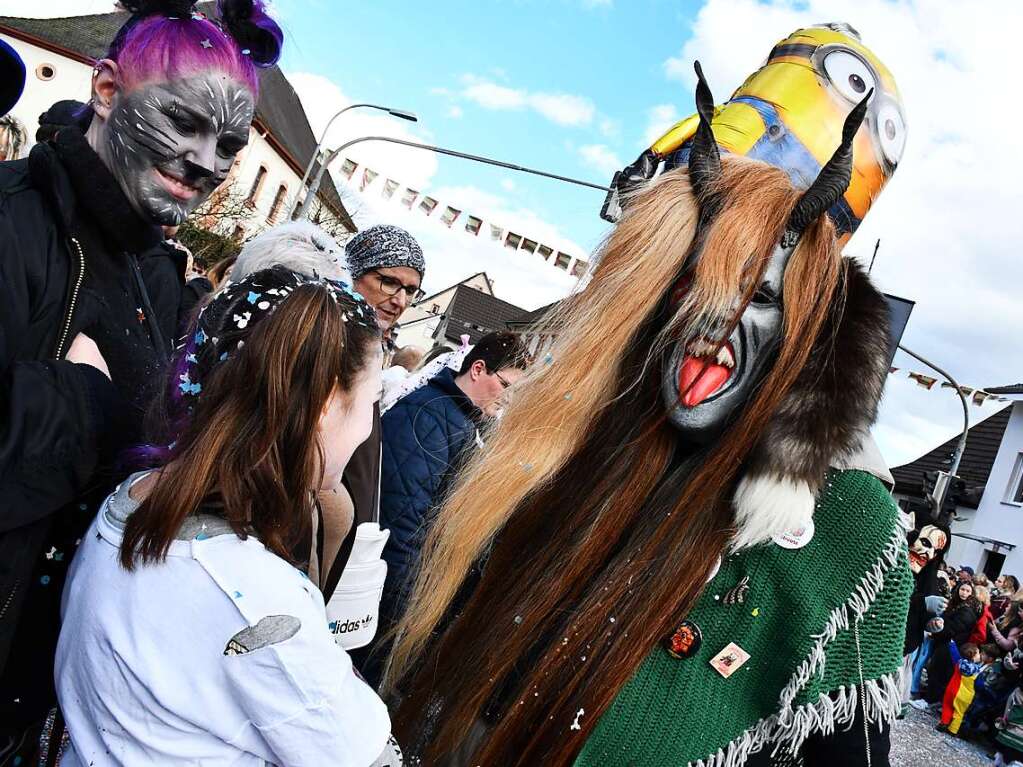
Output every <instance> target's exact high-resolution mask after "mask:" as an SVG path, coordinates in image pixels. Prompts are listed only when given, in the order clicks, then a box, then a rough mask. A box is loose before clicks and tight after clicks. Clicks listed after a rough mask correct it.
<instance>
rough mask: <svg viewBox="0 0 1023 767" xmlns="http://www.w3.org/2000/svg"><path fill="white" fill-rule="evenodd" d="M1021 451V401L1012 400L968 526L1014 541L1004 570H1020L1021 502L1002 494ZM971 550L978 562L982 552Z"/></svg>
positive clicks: (1022, 567) (1022, 570) (1022, 552)
mask: <svg viewBox="0 0 1023 767" xmlns="http://www.w3.org/2000/svg"><path fill="white" fill-rule="evenodd" d="M1020 453H1023V402H1015V403H1014V404H1013V407H1012V414H1011V415H1010V416H1009V423H1008V425H1007V426H1006V427H1005V435H1004V436H1003V437H1002V445H1001V447H1000V448H999V450H998V455H997V457H996V458H995V462H994V465H993V466H992V467H991V476H990V477H989V479H988V483H987V488H986V489H985V491H984V495H983V497H982V498H981V500H980V505H979V506H978V507H977V514H976V517H975V518H974V520H973V525H972V529H971V530H970V532H971V533H972V534H973V535H976V536H979V537H983V538H991V539H994V540H997V541H1004V542H1006V543H1013V544H1016V548H1015V549H1014V550H1013V551H1010V552H1007V553H1006V556H1005V565H1004V566H1003V567H1002V571H1003V572H1006V573H1012V574H1019V573H1023V505H1020V504H1015V503H1011V502H1007V501H1006V500H1005V498H1006V495H1007V494H1011V490H1010V488H1009V483H1010V480H1011V479H1012V473H1013V469H1014V468H1015V465H1016V459H1017V457H1018V456H1019V454H1020ZM953 540H955V539H953ZM977 545H978V546H979V544H977ZM973 553H974V554H976V555H977V563H978V564H981V562H980V559H981V557H982V556H983V552H973ZM967 564H971V563H967Z"/></svg>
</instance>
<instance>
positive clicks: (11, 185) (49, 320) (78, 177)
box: [0, 128, 184, 724]
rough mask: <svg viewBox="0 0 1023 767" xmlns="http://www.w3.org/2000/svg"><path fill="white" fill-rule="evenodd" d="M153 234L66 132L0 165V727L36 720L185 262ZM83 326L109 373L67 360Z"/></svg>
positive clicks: (137, 426) (172, 324) (174, 312)
mask: <svg viewBox="0 0 1023 767" xmlns="http://www.w3.org/2000/svg"><path fill="white" fill-rule="evenodd" d="M162 240H163V238H162V232H161V231H160V229H159V228H158V227H156V226H153V225H152V224H150V223H148V222H146V221H144V220H143V219H142V218H141V217H140V216H139V215H138V214H137V213H136V212H135V211H134V209H133V208H132V207H131V206H130V204H129V202H128V200H127V198H126V197H125V196H124V194H123V193H122V192H121V190H120V187H119V186H118V184H117V182H116V180H115V179H114V177H113V176H112V175H111V174H110V173H109V171H107V169H106V167H105V166H104V165H103V163H102V162H101V160H100V159H99V157H98V156H97V155H96V154H95V152H93V151H92V149H91V148H90V147H89V146H88V144H87V142H86V140H85V137H84V136H83V135H82V134H81V132H79V131H77V130H75V129H72V128H65V129H62V130H61V132H60V133H59V134H58V135H57V137H56V138H55V139H54V142H53V143H52V144H38V145H36V147H34V148H33V150H32V153H31V155H30V156H29V158H28V159H27V160H20V161H16V162H8V163H0V498H2V499H3V500H2V504H0V671H2V675H0V721H2V722H4V723H5V724H7V723H10V722H12V721H18V720H20V719H22V718H31V717H32V716H35V715H36V714H37V713H38V710H33V709H38V708H39V707H41V706H44V705H46V704H47V703H48V702H49V700H50V699H51V698H52V676H53V674H52V653H53V647H54V641H55V639H56V629H57V618H58V610H59V604H60V594H61V589H62V586H63V578H64V574H65V572H66V568H67V566H68V564H69V562H70V559H71V557H72V555H73V553H74V547H75V545H76V543H77V540H78V538H79V537H80V535H81V534H82V532H84V530H85V529H86V528H87V526H88V524H89V522H90V521H91V518H92V516H93V514H94V512H95V509H96V506H97V504H98V502H99V501H101V500H102V498H103V497H105V495H106V494H107V493H108V492H109V491H110V489H111V485H112V484H113V483H114V482H115V481H116V480H117V479H118V478H119V477H118V476H117V472H116V471H115V470H114V469H113V468H112V465H113V458H114V456H115V455H116V454H117V453H118V451H120V450H123V449H124V448H126V447H129V446H132V445H134V444H137V443H138V442H139V441H140V440H141V436H142V421H143V414H144V411H145V409H146V407H147V405H148V403H149V402H150V401H151V399H152V395H153V393H154V392H155V391H156V387H158V386H160V385H161V384H162V376H163V369H164V367H165V364H166V362H167V360H168V358H169V356H170V352H171V345H172V342H173V338H174V335H175V333H176V327H177V322H178V310H179V304H180V300H181V286H182V285H183V273H184V264H183V263H178V262H177V261H176V260H175V259H174V257H173V255H172V254H171V253H170V252H169V251H168V250H167V249H165V248H164V247H163V245H162ZM156 286H159V288H158V289H156ZM80 332H85V333H87V334H88V335H89V336H90V337H91V338H92V339H93V340H94V341H95V342H96V344H97V346H98V347H99V349H100V352H101V353H102V355H103V357H104V359H105V360H106V363H107V366H108V367H109V369H110V373H111V377H112V380H113V383H112V384H111V382H110V381H108V380H107V379H106V377H105V376H103V374H102V373H100V372H99V371H97V370H96V369H94V368H91V367H89V366H86V365H76V364H73V363H71V362H68V361H66V360H64V356H65V355H66V354H67V351H68V348H69V347H70V345H71V342H72V341H73V339H74V338H75V336H76V335H77V334H78V333H80ZM19 624H20V629H19ZM23 688H25V689H23ZM15 701H17V702H15Z"/></svg>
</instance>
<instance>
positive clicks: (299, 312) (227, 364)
mask: <svg viewBox="0 0 1023 767" xmlns="http://www.w3.org/2000/svg"><path fill="white" fill-rule="evenodd" d="M380 350H381V347H380V332H379V330H378V326H377V323H376V320H375V317H374V313H373V311H372V309H371V308H370V307H369V306H368V305H367V304H366V303H365V301H364V300H362V299H361V297H359V296H358V295H357V294H355V293H353V292H352V291H351V289H350V288H348V287H347V286H344V285H342V284H340V283H333V282H329V281H321V280H312V279H309V278H306V277H303V276H301V275H298V274H295V273H293V272H290V271H288V270H287V269H284V268H282V267H274V268H272V269H267V270H264V271H260V272H257V273H255V274H253V275H251V276H249V277H247V278H245V279H244V280H242V281H241V282H238V283H236V284H234V285H232V286H231V287H229V288H228V289H227V290H225V291H224V292H222V293H220V294H219V295H218V296H217V297H216V298H214V299H213V301H212V302H211V303H210V304H209V305H208V306H206V307H205V308H204V309H203V311H202V313H201V314H200V315H199V317H198V319H197V320H196V323H195V325H194V328H193V330H192V333H191V334H190V337H189V341H188V344H187V345H186V346H185V348H184V349H183V351H182V353H181V357H180V360H179V364H178V366H177V369H176V370H175V372H174V375H173V378H172V380H171V382H170V387H171V392H172V397H171V402H172V411H173V412H172V415H175V416H176V417H175V418H174V419H173V420H172V424H173V427H174V428H175V430H176V433H175V434H174V435H173V436H174V441H173V442H172V443H171V444H170V446H169V447H168V448H166V450H165V451H164V452H163V454H162V460H161V461H160V462H159V466H158V468H156V469H155V470H153V471H149V472H141V473H139V474H136V475H134V476H132V477H131V478H129V479H127V480H126V481H125V482H124V483H123V484H122V485H121V486H120V487H119V488H118V489H117V490H116V491H115V492H114V494H113V495H112V496H111V497H110V498H109V499H108V500H107V501H106V503H105V504H104V505H103V507H102V509H101V511H100V514H99V516H98V517H97V519H96V521H95V522H94V524H93V526H92V528H91V529H90V531H89V533H88V535H87V536H86V538H85V540H84V541H83V543H82V546H81V549H80V550H79V552H78V554H77V556H76V559H75V562H74V565H73V567H72V572H71V576H70V579H69V582H68V587H67V590H66V591H65V594H64V615H63V619H64V621H63V629H62V632H61V637H60V644H59V647H58V656H57V666H56V680H57V689H58V694H59V698H60V704H61V708H62V711H63V715H64V717H65V718H66V720H67V723H68V731H69V732H70V735H71V741H72V746H71V748H72V753H73V754H74V756H73V757H71V763H74V764H79V763H80V764H92V763H93V760H94V759H96V760H101V761H104V762H106V761H108V760H109V759H110V758H111V756H110V755H116V759H117V761H118V762H119V763H124V764H154V763H159V764H185V763H188V764H194V763H196V762H199V761H201V762H202V763H203V764H211V765H213V764H225V765H226V764H231V765H243V764H253V765H256V764H265V763H273V764H327V763H330V764H344V765H352V766H353V767H365V766H366V765H370V764H396V763H399V762H398V761H397V759H398V757H394V758H393V759H391V758H388V759H386V760H384V758H383V756H382V754H383V753H385V750H386V751H389V752H390V753H391V754H393V752H394V749H393V747H392V746H391V744H389V742H388V741H389V721H388V715H387V710H386V708H385V706H384V705H383V703H382V702H381V701H380V699H379V698H378V697H377V696H376V695H375V694H374V693H373V692H372V690H370V688H369V687H368V686H367V685H366V684H365V683H364V682H362V681H361V680H360V679H359V678H358V677H357V675H356V674H355V673H354V671H353V669H352V664H351V661H350V660H349V658H348V656H347V655H346V654H345V652H344V651H343V650H342V649H341V648H340V647H339V646H338V645H337V644H336V643H335V641H334V639H333V636H332V634H331V633H330V631H329V630H328V626H327V618H326V615H325V612H324V604H323V598H322V596H321V594H320V592H319V590H318V589H317V588H316V587H315V586H314V585H313V584H312V583H310V581H309V580H308V579H307V578H306V577H305V576H304V575H303V574H302V572H300V571H299V570H298V569H297V568H296V567H294V566H293V564H292V561H291V553H290V552H292V551H293V550H294V548H295V545H296V543H297V542H298V541H300V540H303V539H304V536H305V535H306V534H307V531H308V527H309V525H310V520H311V510H312V503H313V498H314V496H315V495H316V494H317V493H323V492H329V491H330V489H331V488H332V487H335V486H336V485H337V483H338V482H339V481H340V476H341V472H342V471H343V470H344V467H345V464H346V463H347V461H348V459H349V458H350V457H351V454H352V452H353V451H354V450H355V448H356V447H357V446H358V445H359V444H360V443H361V442H362V441H364V440H365V439H366V436H367V435H368V434H369V431H370V428H371V424H372V413H373V404H374V402H375V400H376V398H377V397H378V396H379V386H380V381H379V370H380V359H379V357H380V353H381V351H380ZM378 758H379V759H382V761H374V760H377V759H378ZM75 759H77V762H76V761H74V760H75Z"/></svg>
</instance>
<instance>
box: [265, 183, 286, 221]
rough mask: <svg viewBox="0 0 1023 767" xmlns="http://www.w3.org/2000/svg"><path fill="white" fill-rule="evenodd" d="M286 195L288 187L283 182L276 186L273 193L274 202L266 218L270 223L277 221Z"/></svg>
mask: <svg viewBox="0 0 1023 767" xmlns="http://www.w3.org/2000/svg"><path fill="white" fill-rule="evenodd" d="M287 196H288V187H286V186H285V185H284V184H281V185H280V186H279V187H277V194H276V195H274V204H273V205H271V206H270V215H269V216H267V219H266V220H267V221H269V222H270V223H271V224H276V223H277V218H278V217H279V216H280V215H281V208H283V207H284V200H285V198H286V197H287Z"/></svg>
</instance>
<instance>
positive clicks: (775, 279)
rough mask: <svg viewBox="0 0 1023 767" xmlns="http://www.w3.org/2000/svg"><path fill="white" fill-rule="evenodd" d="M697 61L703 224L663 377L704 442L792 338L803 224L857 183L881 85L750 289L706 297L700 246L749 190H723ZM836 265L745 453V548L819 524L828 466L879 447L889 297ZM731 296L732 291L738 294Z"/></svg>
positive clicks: (739, 522) (683, 421) (685, 440)
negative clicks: (790, 297)
mask: <svg viewBox="0 0 1023 767" xmlns="http://www.w3.org/2000/svg"><path fill="white" fill-rule="evenodd" d="M696 74H697V78H698V84H697V89H696V105H697V112H698V116H699V122H698V125H697V126H696V128H695V130H694V132H693V135H692V141H691V143H690V147H689V151H688V171H689V180H690V186H691V189H692V192H693V197H694V202H695V205H696V208H697V211H696V213H697V215H698V220H697V229H696V237H695V239H694V246H693V250H692V252H691V253H690V255H689V256H688V257H687V258H686V261H685V264H684V266H683V268H682V271H681V273H680V275H679V279H678V282H677V283H676V284H675V285H674V287H673V289H672V290H671V292H670V295H669V297H668V299H667V300H668V301H669V302H670V304H671V307H670V308H671V312H672V314H673V315H674V317H675V318H676V319H675V321H677V322H683V323H684V324H685V325H686V327H685V329H684V330H680V331H677V334H675V335H674V339H675V340H673V341H670V344H669V346H668V347H667V349H666V352H665V355H664V357H663V359H664V363H663V366H662V369H661V382H660V384H661V397H662V401H663V403H664V405H665V408H666V409H667V416H668V419H669V421H670V422H671V424H672V425H673V426H674V427H675V428H676V430H677V431H678V433H679V437H680V441H681V443H682V444H683V445H688V446H690V447H693V448H701V447H704V446H708V447H709V446H710V445H712V444H713V443H714V442H715V441H717V440H718V439H720V437H721V436H722V435H723V434H724V432H725V430H726V429H728V428H729V427H730V426H731V425H732V424H733V423H734V422H735V421H736V420H737V419H738V418H740V417H741V414H742V413H743V412H745V411H746V408H747V406H748V405H749V404H750V403H751V402H753V401H754V399H755V395H756V394H757V393H758V391H759V390H760V389H761V387H762V386H763V384H764V382H765V380H766V379H767V378H768V375H769V373H770V371H771V370H772V368H773V366H774V363H775V360H777V359H778V357H779V355H780V354H782V353H783V351H784V349H783V347H782V343H783V340H784V339H785V326H786V323H785V315H786V312H785V304H786V285H785V282H786V269H787V267H788V265H789V261H790V259H791V258H792V256H793V254H794V253H795V252H796V250H797V248H799V247H800V240H801V238H802V237H803V235H804V233H805V232H807V231H808V229H809V228H810V227H811V226H813V225H814V224H815V222H818V221H819V220H821V219H822V218H823V217H824V216H826V215H827V213H828V211H829V209H831V208H832V207H833V206H834V205H835V203H836V202H837V201H838V200H839V199H840V198H842V196H843V194H844V192H845V190H846V188H847V187H848V185H849V183H850V178H851V176H852V173H853V144H854V141H855V138H856V136H857V132H858V131H859V129H860V127H861V125H862V123H863V121H864V116H865V114H866V113H867V110H868V108H869V104H870V101H871V97H872V95H873V91H868V92H867V93H866V94H865V95H864V96H863V98H862V99H861V100H860V101H859V102H858V103H856V104H855V105H853V106H852V107H851V109H850V110H849V111H848V113H847V115H846V117H845V120H844V123H843V126H842V131H841V138H840V139H839V141H838V142H837V143H838V145H837V148H835V149H834V150H833V152H832V155H831V157H830V158H829V159H828V160H827V161H826V162H825V163H824V164H823V166H822V167H821V170H820V172H819V173H818V174H817V176H816V178H814V179H812V181H810V183H809V184H808V186H807V188H806V189H805V191H804V192H802V193H801V194H799V196H798V199H797V200H796V202H795V204H794V205H793V206H792V208H791V212H790V213H788V214H787V215H788V217H787V219H786V220H785V224H784V226H783V227H782V231H781V232H780V235H779V241H778V242H777V243H776V244H775V246H774V248H773V250H772V251H770V254H769V256H766V255H765V256H763V257H761V256H756V257H754V260H756V259H760V260H759V261H758V263H757V265H754V264H753V263H752V261H750V262H749V263H748V264H747V269H746V271H747V272H749V274H748V275H747V276H746V278H740V280H741V279H746V280H747V284H742V283H741V282H740V283H739V284H738V285H736V286H735V287H738V288H739V294H736V295H735V297H734V298H733V299H731V306H730V308H729V306H727V305H721V306H718V307H716V308H708V307H707V306H704V305H703V303H702V301H703V300H704V299H705V298H707V295H708V294H707V293H706V292H705V291H706V289H707V287H708V286H707V285H706V284H705V283H704V282H703V281H702V279H701V277H700V273H701V272H700V264H701V259H704V258H708V257H711V255H710V253H709V251H706V248H707V247H708V243H710V242H711V241H712V240H713V239H714V237H715V236H716V235H715V232H716V231H717V224H718V222H719V221H721V222H724V216H726V215H732V212H731V211H732V206H734V205H742V203H741V202H740V201H738V200H734V199H730V198H727V195H726V194H725V193H724V191H723V189H724V187H725V184H724V183H723V182H724V177H725V174H724V170H723V168H722V157H721V153H720V150H719V148H718V143H717V141H716V140H715V134H714V132H713V130H712V126H711V121H712V118H713V113H714V101H713V97H712V96H711V92H710V88H709V87H708V85H707V82H706V79H705V78H704V76H703V71H702V68H701V67H700V65H699V64H696ZM741 161H742V162H749V160H741ZM745 194H746V195H748V194H750V192H749V190H747V191H746V192H745ZM753 194H755V192H753ZM746 207H747V208H748V205H747V206H746ZM734 236H736V235H735V234H734V232H733V234H732V238H733V240H732V242H731V243H730V247H732V248H737V249H738V250H736V251H735V252H736V253H739V252H741V251H743V250H744V249H745V247H746V246H745V244H744V243H742V242H735V241H734ZM738 236H742V235H738ZM714 247H715V250H716V251H717V252H716V253H715V255H714V256H713V257H714V258H726V259H731V258H732V257H733V256H732V255H729V253H730V251H729V252H725V251H721V250H720V244H719V245H717V246H714ZM808 247H809V245H808ZM838 247H839V246H838V241H837V240H836V239H833V240H832V245H831V248H830V252H831V255H830V256H829V258H832V259H840V256H839V254H838ZM734 257H739V256H734ZM822 268H823V265H822ZM838 268H839V272H838V285H837V286H836V291H838V292H837V293H836V295H839V294H840V295H841V296H842V298H841V299H840V300H831V299H830V298H829V299H827V301H826V303H824V304H821V305H820V306H819V307H818V308H816V309H813V310H811V311H819V312H821V313H823V316H822V317H818V319H819V320H820V322H821V324H820V325H819V327H820V328H821V329H820V331H819V333H817V335H816V337H815V338H814V339H813V341H812V346H811V349H810V352H809V355H808V357H806V362H805V364H803V366H802V368H801V370H800V371H799V372H798V374H797V375H796V377H795V379H794V381H793V383H792V384H791V386H788V387H787V389H786V394H785V395H784V396H783V398H782V399H781V401H780V404H779V405H778V406H777V407H776V408H774V409H773V411H772V415H771V416H770V420H769V422H768V424H767V426H766V428H765V430H764V431H763V432H762V434H761V436H760V437H759V439H758V441H757V443H756V444H755V445H753V447H752V449H751V450H750V452H749V453H748V455H747V457H746V460H745V462H744V464H743V471H742V473H741V475H740V479H739V482H738V484H737V486H736V490H735V495H734V498H733V505H734V508H735V522H736V529H737V533H736V535H735V537H734V538H733V541H732V546H733V548H734V549H740V548H744V547H746V546H750V545H755V544H757V543H761V542H763V541H765V540H770V539H771V538H772V537H774V536H775V535H779V534H783V533H784V532H786V531H790V530H796V529H800V528H803V527H806V526H808V525H809V524H810V523H811V521H812V517H813V510H814V507H815V503H816V500H815V499H816V496H817V494H818V492H819V491H820V489H821V487H822V486H823V484H824V481H825V477H826V474H827V472H828V470H829V468H830V467H832V466H835V465H837V464H840V463H841V462H842V461H843V460H845V459H848V458H850V457H851V456H853V455H854V454H856V453H858V452H860V451H861V450H864V449H869V448H865V445H866V444H867V443H868V442H869V440H868V439H867V434H868V432H869V429H870V426H871V424H872V423H873V421H874V419H875V418H876V415H877V405H878V401H879V400H880V397H881V392H882V390H883V388H884V381H885V377H886V374H887V372H888V344H889V341H888V307H887V303H886V301H885V299H884V297H883V296H882V295H881V294H880V293H879V292H878V291H877V290H876V289H875V288H874V287H873V286H872V285H871V284H870V282H869V279H868V278H867V276H866V274H865V273H864V272H863V271H862V270H861V269H860V268H859V266H858V265H857V264H856V263H855V262H853V261H850V260H848V259H844V260H841V261H840V264H839V266H838ZM790 279H791V278H790ZM726 290H730V288H728V289H726ZM791 291H792V286H791V285H790V286H789V292H791ZM712 292H713V290H712ZM724 300H725V301H726V304H727V302H728V300H729V299H727V298H726V299H724ZM803 308H804V309H806V307H803ZM682 317H684V318H685V319H679V318H682ZM670 327H671V326H669V328H670Z"/></svg>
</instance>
